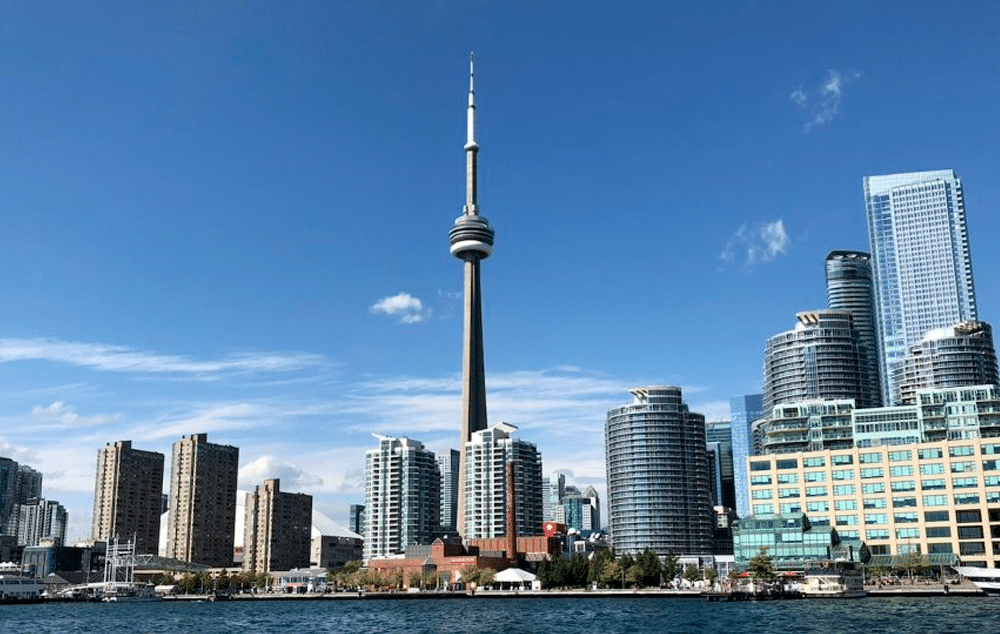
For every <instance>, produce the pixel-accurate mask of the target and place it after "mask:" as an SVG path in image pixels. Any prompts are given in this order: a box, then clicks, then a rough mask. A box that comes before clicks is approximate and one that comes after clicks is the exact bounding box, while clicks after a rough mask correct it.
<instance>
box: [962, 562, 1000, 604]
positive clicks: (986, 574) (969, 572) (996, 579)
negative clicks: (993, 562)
mask: <svg viewBox="0 0 1000 634" xmlns="http://www.w3.org/2000/svg"><path fill="white" fill-rule="evenodd" d="M954 569H955V572H957V573H958V574H960V575H962V576H963V577H965V578H966V579H968V580H969V581H971V582H972V583H974V584H976V587H977V588H979V589H980V590H982V591H983V592H985V593H986V594H988V595H989V596H993V597H995V596H1000V568H976V567H974V566H954Z"/></svg>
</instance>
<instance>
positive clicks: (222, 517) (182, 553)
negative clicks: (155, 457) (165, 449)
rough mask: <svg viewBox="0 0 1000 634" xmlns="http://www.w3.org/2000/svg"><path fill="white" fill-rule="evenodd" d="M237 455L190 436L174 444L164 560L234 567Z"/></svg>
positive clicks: (200, 436) (205, 436)
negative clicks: (166, 558)
mask: <svg viewBox="0 0 1000 634" xmlns="http://www.w3.org/2000/svg"><path fill="white" fill-rule="evenodd" d="M239 457H240V450H239V449H238V448H237V447H232V446H229V445H217V444H214V443H210V442H208V434H192V435H191V436H185V437H184V438H182V439H181V440H178V441H177V442H175V443H174V446H173V457H172V460H171V466H170V499H169V506H170V510H169V512H168V518H167V549H166V556H167V557H170V558H171V559H180V560H181V561H187V562H191V563H198V564H203V565H206V566H217V567H228V566H232V565H233V549H234V546H235V533H236V480H237V475H238V471H239Z"/></svg>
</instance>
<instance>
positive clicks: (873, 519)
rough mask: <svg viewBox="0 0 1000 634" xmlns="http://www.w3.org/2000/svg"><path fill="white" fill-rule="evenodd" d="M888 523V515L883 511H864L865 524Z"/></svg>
mask: <svg viewBox="0 0 1000 634" xmlns="http://www.w3.org/2000/svg"><path fill="white" fill-rule="evenodd" d="M888 523H889V516H888V515H886V514H885V513H865V524H888ZM887 537H888V535H887Z"/></svg>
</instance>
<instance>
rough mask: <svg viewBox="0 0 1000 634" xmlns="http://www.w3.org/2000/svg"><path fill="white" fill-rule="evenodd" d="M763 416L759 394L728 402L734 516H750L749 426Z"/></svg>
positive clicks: (732, 399)
mask: <svg viewBox="0 0 1000 634" xmlns="http://www.w3.org/2000/svg"><path fill="white" fill-rule="evenodd" d="M763 417H764V397H763V395H762V394H744V395H742V396H734V397H732V398H730V399H729V422H730V434H731V436H732V440H733V489H734V490H735V493H736V507H735V509H736V514H737V516H738V517H746V516H747V515H749V514H750V498H749V495H748V493H747V492H748V491H749V490H750V487H749V484H750V481H749V480H748V479H747V457H748V456H752V455H753V454H754V453H756V452H755V451H754V442H753V423H754V421H757V420H760V419H761V418H763Z"/></svg>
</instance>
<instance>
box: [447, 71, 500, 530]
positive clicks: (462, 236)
mask: <svg viewBox="0 0 1000 634" xmlns="http://www.w3.org/2000/svg"><path fill="white" fill-rule="evenodd" d="M474 77H475V75H474V73H473V68H472V61H471V60H470V61H469V106H468V109H467V111H466V141H465V207H464V209H463V213H462V215H461V216H459V217H458V218H457V219H456V220H455V224H454V226H453V227H452V228H451V231H450V232H449V233H448V236H449V239H450V241H451V254H452V255H454V256H455V257H457V258H459V259H460V260H462V262H463V267H464V272H465V283H464V290H465V307H464V313H465V320H464V327H463V331H462V342H463V352H462V434H461V436H460V438H459V451H460V452H461V455H460V456H459V467H458V490H459V492H461V491H464V490H465V488H466V484H465V480H464V478H465V476H466V473H467V472H468V469H467V468H466V456H465V447H466V444H467V443H468V442H469V441H470V440H472V434H473V433H475V432H477V431H480V430H484V429H486V428H487V426H488V425H487V418H486V370H485V357H484V354H483V303H482V292H481V285H480V271H479V269H480V263H481V262H482V260H484V259H485V258H487V257H489V256H490V255H491V254H492V253H493V236H494V231H493V228H492V227H490V223H489V221H487V220H486V218H485V217H483V216H481V215H479V199H478V189H477V179H478V163H477V160H478V156H479V145H478V144H477V143H476V134H475V133H476V104H475V94H476V93H475V85H474ZM465 512H466V508H465V496H464V495H461V493H460V494H459V497H458V510H457V511H456V517H455V525H456V526H457V527H458V531H459V534H462V535H463V536H464V534H463V530H464V526H465V525H466V520H465Z"/></svg>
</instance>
